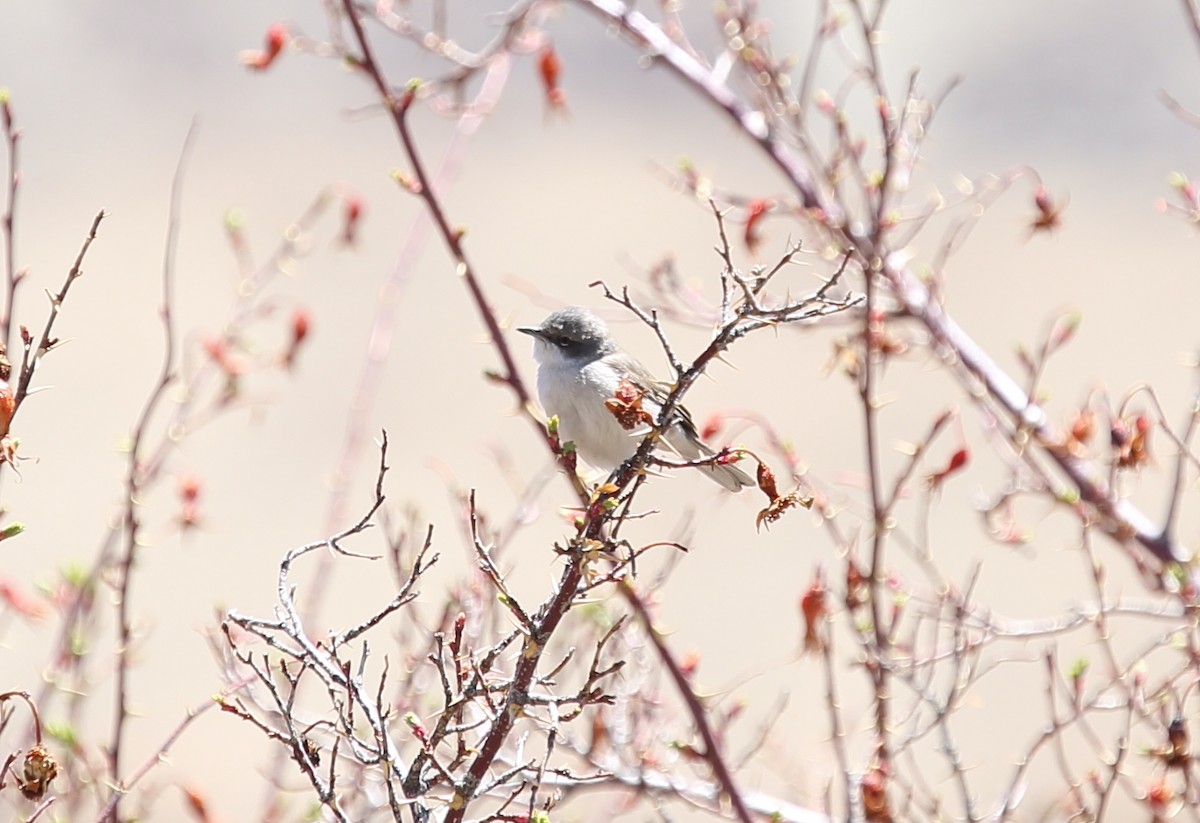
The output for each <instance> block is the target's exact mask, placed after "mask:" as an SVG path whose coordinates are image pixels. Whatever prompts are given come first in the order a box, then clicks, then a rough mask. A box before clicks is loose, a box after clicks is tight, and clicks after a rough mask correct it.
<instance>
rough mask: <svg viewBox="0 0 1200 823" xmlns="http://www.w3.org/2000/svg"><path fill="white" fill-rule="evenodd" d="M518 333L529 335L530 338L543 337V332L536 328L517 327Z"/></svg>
mask: <svg viewBox="0 0 1200 823" xmlns="http://www.w3.org/2000/svg"><path fill="white" fill-rule="evenodd" d="M517 331H519V332H520V333H521V334H528V335H529V336H530V337H541V336H542V330H541V329H539V328H537V327H536V326H517Z"/></svg>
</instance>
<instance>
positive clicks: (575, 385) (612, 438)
mask: <svg viewBox="0 0 1200 823" xmlns="http://www.w3.org/2000/svg"><path fill="white" fill-rule="evenodd" d="M517 331H519V332H523V333H525V334H528V335H530V336H531V337H533V341H534V342H533V359H534V360H536V361H537V363H538V375H537V388H538V398H539V399H540V400H541V401H542V407H543V408H545V410H546V414H549V415H557V416H558V432H559V437H560V438H562V440H563V442H566V441H573V442H574V443H575V448H576V450H577V451H578V453H579V456H580V457H582V458H583V459H584V460H586V461H587V462H588V463H591V464H592V465H593V466H595V467H596V468H599V469H604V470H611V469H614V468H616V467H617V466H619V465H621V464H622V463H624V462H625V461H626V460H628V459H629V458H630V457H632V456H633V453H634V452H635V451H637V446H638V443H639V442H641V439H642V438H643V437H645V436H646V434H647V433H648V432H649V431H650V428H649V426H646V425H644V424H643V425H640V426H637V427H636V428H634V429H632V430H630V429H626V428H624V427H623V426H622V425H621V423H620V422H619V421H618V420H617V418H616V416H615V415H614V414H613V412H612V411H610V409H609V407H608V406H607V405H606V401H610V400H613V399H614V398H615V397H616V396H617V393H618V389H619V388H620V386H621V382H622V381H623V380H627V381H629V383H631V384H633V386H634V387H635V388H636V389H637V391H638V392H639V393H640V395H641V407H642V408H643V409H644V410H645V411H646V412H648V413H649V414H650V415H651V416H652V417H653V418H654V419H655V420H657V419H658V414H659V411H660V410H661V409H662V403H663V401H664V400H665V399H666V397H667V393H668V391H669V387H668V386H667V385H666V384H664V383H662V382H660V381H658V380H655V379H654V376H653V375H652V374H650V372H649V371H648V370H647V369H646V367H645V366H643V365H642V364H641V363H639V362H638V361H637V359H636V358H635V357H633V356H632V355H629V354H626V353H625V352H623V351H621V349H620V348H619V347H618V346H617V344H616V341H614V340H613V338H612V335H611V334H609V331H608V326H606V325H605V324H604V321H603V320H601V319H600V318H599V317H597V316H596V315H594V314H592V313H591V312H590V311H588V310H587V309H581V308H578V307H576V306H569V307H567V308H565V309H559V310H558V311H556V312H554V313H553V314H551V315H550V316H549V317H547V318H546V319H545V320H543V321H542V324H541V325H540V326H533V327H524V328H519V329H517ZM662 440H663V441H665V442H666V444H667V445H668V446H669V447H670V448H671V449H672V450H674V451H675V452H676V453H677V454H678V455H679V456H680V457H682V458H683V459H684V460H698V459H701V458H704V457H711V456H712V455H713V454H715V452H714V451H713V450H712V449H710V448H709V447H708V446H707V445H705V443H704V441H703V440H701V439H700V435H699V434H697V432H696V425H695V424H694V423H693V422H692V418H691V415H689V414H688V412H687V409H685V408H683V407H682V406H678V405H677V406H675V408H674V410H673V411H672V413H671V418H670V421H669V425H668V426H667V428H666V429H665V430H664V431H663V433H662ZM697 468H699V469H700V471H702V472H704V473H705V474H706V475H708V476H709V477H711V478H712V479H713V480H715V481H716V482H718V483H720V484H721V485H722V486H724V487H725V488H727V489H729V491H731V492H737V491H741V489H742V488H744V487H746V486H753V485H755V484H754V480H752V479H751V478H750V476H749V475H748V474H746V473H745V472H744V471H742V470H741V469H739V468H738V467H737V466H733V465H724V466H699V467H697Z"/></svg>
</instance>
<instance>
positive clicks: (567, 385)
mask: <svg viewBox="0 0 1200 823" xmlns="http://www.w3.org/2000/svg"><path fill="white" fill-rule="evenodd" d="M619 385H620V380H619V379H618V377H617V373H616V372H615V371H614V370H613V369H612V368H611V367H609V366H607V365H606V364H605V363H604V361H603V360H595V361H593V362H591V363H588V364H587V365H585V366H584V367H583V368H579V367H577V366H576V365H574V364H572V363H570V362H567V361H564V360H562V359H561V358H553V359H552V358H546V359H545V360H543V361H542V363H541V365H540V366H539V368H538V377H537V388H538V397H539V399H540V400H541V402H542V407H543V408H544V409H545V410H546V414H547V415H552V416H553V415H557V417H558V432H559V438H560V439H561V440H562V441H563V442H564V443H565V442H567V441H572V442H574V443H575V448H576V450H577V451H578V453H579V456H580V457H582V458H583V459H584V460H586V461H587V462H589V463H591V464H592V465H593V466H596V467H597V468H600V469H612V468H614V467H616V466H618V465H620V464H621V463H623V462H624V461H626V460H628V459H629V458H630V457H632V456H633V453H634V451H635V450H636V448H637V444H638V439H639V437H638V435H639V434H645V431H644V430H643V431H636V432H630V431H626V430H625V429H623V428H621V424H620V423H618V422H617V419H616V418H615V417H613V415H612V413H611V412H610V411H609V410H608V409H607V408H606V407H605V401H606V400H609V399H611V398H613V397H614V396H615V395H616V392H617V388H618V386H619Z"/></svg>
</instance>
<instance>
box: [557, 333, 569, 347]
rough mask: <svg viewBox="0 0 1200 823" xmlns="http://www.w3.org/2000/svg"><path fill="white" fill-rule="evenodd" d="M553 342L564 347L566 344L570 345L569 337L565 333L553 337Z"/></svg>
mask: <svg viewBox="0 0 1200 823" xmlns="http://www.w3.org/2000/svg"><path fill="white" fill-rule="evenodd" d="M554 342H555V343H557V344H558V345H560V346H562V347H563V348H564V349H565V348H566V347H567V346H569V345H571V338H569V337H567V336H566V335H565V334H562V335H559V336H558V337H556V338H554Z"/></svg>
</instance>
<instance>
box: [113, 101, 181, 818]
mask: <svg viewBox="0 0 1200 823" xmlns="http://www.w3.org/2000/svg"><path fill="white" fill-rule="evenodd" d="M195 136H196V123H195V122H194V121H193V123H192V125H191V126H190V127H189V128H188V132H187V136H186V137H185V138H184V141H183V148H182V149H181V150H180V154H179V162H178V163H177V164H176V167H175V176H174V178H173V179H172V182H171V196H170V206H169V213H168V219H167V239H166V244H165V246H164V249H163V264H162V305H161V307H160V309H159V318H160V320H161V321H162V326H163V338H164V343H163V359H162V365H161V366H160V368H159V373H158V378H157V379H156V381H155V384H154V387H153V388H152V389H151V391H150V395H149V396H148V397H147V398H146V402H145V404H144V405H143V407H142V411H141V413H140V414H139V415H138V420H137V423H136V425H135V426H134V429H133V436H132V442H131V445H130V449H129V466H128V469H127V471H126V475H125V512H124V517H123V519H122V526H123V529H124V532H125V542H124V548H123V549H122V552H121V557H120V558H119V560H118V562H117V568H116V571H117V578H116V582H115V584H114V585H115V588H116V591H117V660H116V686H115V688H114V693H115V703H116V705H115V706H114V709H113V718H112V732H111V738H110V742H109V754H108V758H109V779H110V780H111V781H112V783H113V785H114V786H120V785H122V777H121V754H122V743H123V741H124V737H125V724H126V721H127V720H128V719H129V674H130V667H131V666H132V660H133V649H132V645H133V618H132V610H131V594H132V584H133V575H132V571H133V566H134V562H135V559H136V557H137V552H138V549H139V548H140V531H141V521H140V520H139V518H138V516H137V507H138V503H139V498H140V491H141V487H142V480H143V477H142V474H141V472H142V465H141V457H142V440H143V438H144V437H145V434H146V429H147V426H148V425H149V422H150V418H151V416H152V415H153V414H154V412H155V411H156V410H157V408H158V405H159V403H160V402H161V401H162V398H163V397H164V396H165V393H166V390H167V387H168V386H170V385H171V383H172V382H173V381H174V379H175V371H174V367H175V326H174V319H173V315H172V307H173V295H174V280H175V248H176V243H177V241H178V235H179V219H180V208H181V201H182V198H183V174H184V169H185V168H186V164H187V159H188V156H189V154H190V152H191V147H192V145H193V142H194V140H195ZM113 794H114V797H113V799H112V800H111V801H110V808H109V809H108V814H107V819H108V821H110V823H117V821H118V820H119V819H120V815H119V810H118V805H119V803H120V797H119V796H117V792H116V790H114V792H113Z"/></svg>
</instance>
